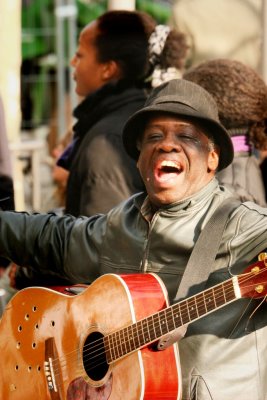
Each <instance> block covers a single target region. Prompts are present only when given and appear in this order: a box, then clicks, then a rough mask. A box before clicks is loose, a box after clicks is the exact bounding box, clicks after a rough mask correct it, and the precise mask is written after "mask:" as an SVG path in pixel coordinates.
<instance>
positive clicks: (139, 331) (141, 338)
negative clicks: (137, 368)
mask: <svg viewBox="0 0 267 400" xmlns="http://www.w3.org/2000/svg"><path fill="white" fill-rule="evenodd" d="M136 326H137V335H138V342H139V347H142V346H143V344H144V332H143V326H142V322H140V321H138V322H137V323H136ZM140 326H141V329H140Z"/></svg>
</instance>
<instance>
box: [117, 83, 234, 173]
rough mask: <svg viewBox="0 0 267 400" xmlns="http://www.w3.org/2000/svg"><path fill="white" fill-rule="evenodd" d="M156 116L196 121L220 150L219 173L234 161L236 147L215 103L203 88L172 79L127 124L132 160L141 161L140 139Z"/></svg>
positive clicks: (126, 140)
mask: <svg viewBox="0 0 267 400" xmlns="http://www.w3.org/2000/svg"><path fill="white" fill-rule="evenodd" d="M154 112H167V113H171V114H174V115H177V116H181V117H187V118H190V120H192V121H194V120H196V122H198V123H199V124H200V126H201V127H202V128H203V130H204V132H205V131H206V132H207V134H208V135H209V136H211V137H212V138H213V140H214V142H215V143H216V144H217V145H218V146H219V148H220V160H219V167H218V170H222V169H223V168H226V167H227V166H228V165H229V164H231V162H232V161H233V157H234V149H233V144H232V141H231V138H230V136H229V134H228V132H227V130H226V129H225V128H224V126H223V125H222V124H221V123H220V120H219V117H218V109H217V105H216V102H215V100H214V99H213V97H212V96H211V95H210V94H209V93H208V92H207V91H206V90H205V89H203V88H202V87H201V86H199V85H197V84H196V83H193V82H190V81H186V80H183V79H173V80H171V81H168V82H165V83H163V84H161V85H160V86H158V87H156V88H155V89H154V90H153V91H152V92H151V94H150V96H149V97H148V99H147V101H146V103H145V105H144V107H143V108H141V109H140V110H139V111H137V112H136V113H134V114H133V115H132V116H131V117H130V118H129V119H128V121H127V122H126V124H125V126H124V130H123V136H122V140H123V145H124V147H125V149H126V151H127V153H128V154H129V155H130V156H131V157H132V158H133V159H135V160H137V159H138V157H139V151H138V149H137V138H138V137H140V135H141V134H142V132H143V128H144V123H145V121H146V120H147V118H148V117H149V116H150V115H151V114H152V113H154Z"/></svg>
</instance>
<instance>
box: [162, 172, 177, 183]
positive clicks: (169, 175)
mask: <svg viewBox="0 0 267 400" xmlns="http://www.w3.org/2000/svg"><path fill="white" fill-rule="evenodd" d="M177 176H178V172H166V171H163V170H159V171H158V172H157V178H158V180H160V181H168V180H169V179H174V178H177Z"/></svg>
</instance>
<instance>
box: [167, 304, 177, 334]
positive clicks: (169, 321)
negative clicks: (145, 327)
mask: <svg viewBox="0 0 267 400" xmlns="http://www.w3.org/2000/svg"><path fill="white" fill-rule="evenodd" d="M165 314H166V321H167V328H168V332H170V331H173V330H174V329H175V323H174V320H173V314H172V310H171V309H167V310H166V313H165Z"/></svg>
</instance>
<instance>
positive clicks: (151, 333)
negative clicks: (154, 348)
mask: <svg viewBox="0 0 267 400" xmlns="http://www.w3.org/2000/svg"><path fill="white" fill-rule="evenodd" d="M147 321H148V324H149V326H150V328H151V329H150V330H149V336H150V341H151V342H152V341H153V340H155V339H156V338H157V334H156V330H155V324H154V318H153V316H150V317H148V318H147Z"/></svg>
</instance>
